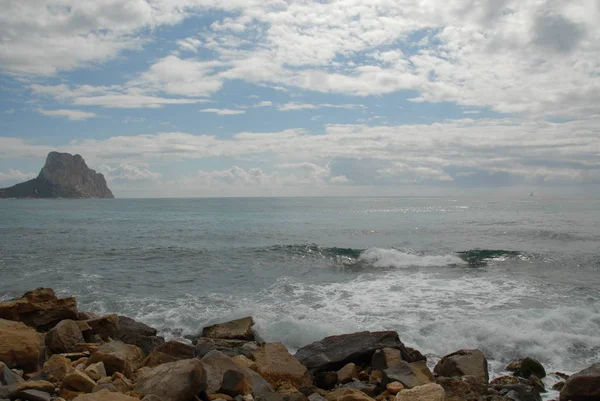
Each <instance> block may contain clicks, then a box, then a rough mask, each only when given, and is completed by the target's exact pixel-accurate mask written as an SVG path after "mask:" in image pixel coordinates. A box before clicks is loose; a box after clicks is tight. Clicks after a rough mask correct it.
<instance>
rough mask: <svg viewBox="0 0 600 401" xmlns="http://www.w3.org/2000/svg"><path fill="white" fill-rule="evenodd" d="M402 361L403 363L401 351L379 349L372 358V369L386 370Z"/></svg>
mask: <svg viewBox="0 0 600 401" xmlns="http://www.w3.org/2000/svg"><path fill="white" fill-rule="evenodd" d="M400 361H402V354H401V353H400V350H399V349H395V348H383V349H378V350H376V351H375V353H374V354H373V357H372V358H371V367H372V368H373V369H376V370H384V369H387V368H390V367H392V366H394V365H395V364H396V363H398V362H400Z"/></svg>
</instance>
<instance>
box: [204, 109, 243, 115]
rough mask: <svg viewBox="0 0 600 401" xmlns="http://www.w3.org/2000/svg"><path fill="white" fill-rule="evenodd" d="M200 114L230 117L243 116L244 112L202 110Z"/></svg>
mask: <svg viewBox="0 0 600 401" xmlns="http://www.w3.org/2000/svg"><path fill="white" fill-rule="evenodd" d="M200 112H201V113H215V114H218V115H220V116H232V115H236V114H245V113H246V110H231V109H203V110H200Z"/></svg>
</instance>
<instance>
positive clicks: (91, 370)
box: [84, 362, 106, 380]
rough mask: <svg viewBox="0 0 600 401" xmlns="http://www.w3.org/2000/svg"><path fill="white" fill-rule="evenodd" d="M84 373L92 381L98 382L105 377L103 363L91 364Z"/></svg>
mask: <svg viewBox="0 0 600 401" xmlns="http://www.w3.org/2000/svg"><path fill="white" fill-rule="evenodd" d="M84 373H85V374H86V375H88V376H89V377H90V379H92V380H100V379H102V378H103V377H106V369H105V368H104V363H103V362H97V363H92V364H91V365H90V366H88V367H87V368H85V370H84Z"/></svg>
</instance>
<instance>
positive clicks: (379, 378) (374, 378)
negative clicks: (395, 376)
mask: <svg viewBox="0 0 600 401" xmlns="http://www.w3.org/2000/svg"><path fill="white" fill-rule="evenodd" d="M361 373H362V372H361ZM365 373H366V372H365ZM383 377H384V373H383V370H374V371H372V372H371V374H370V375H369V376H368V377H367V380H364V379H361V378H360V377H359V380H361V381H370V382H373V383H382V382H383Z"/></svg>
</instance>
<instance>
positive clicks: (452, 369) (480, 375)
mask: <svg viewBox="0 0 600 401" xmlns="http://www.w3.org/2000/svg"><path fill="white" fill-rule="evenodd" d="M433 371H434V373H435V374H436V375H437V376H440V377H461V376H473V377H475V378H477V379H478V380H479V381H481V382H483V383H488V382H489V373H488V363H487V359H486V358H485V355H483V353H482V352H481V351H479V350H476V349H475V350H460V351H456V352H454V353H452V354H449V355H446V356H445V357H443V358H442V359H441V360H440V361H439V362H438V363H437V365H435V368H434V369H433Z"/></svg>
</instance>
